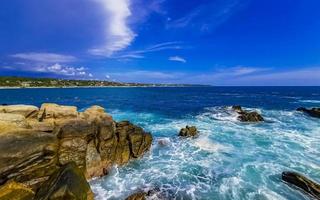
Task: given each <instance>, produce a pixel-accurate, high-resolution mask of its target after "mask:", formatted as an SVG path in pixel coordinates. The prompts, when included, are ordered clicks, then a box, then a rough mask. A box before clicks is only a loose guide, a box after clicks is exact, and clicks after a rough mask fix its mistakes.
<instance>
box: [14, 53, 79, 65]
mask: <svg viewBox="0 0 320 200" xmlns="http://www.w3.org/2000/svg"><path fill="white" fill-rule="evenodd" d="M11 57H13V58H18V59H23V60H28V61H35V62H43V63H56V62H62V63H67V62H74V61H77V58H76V57H74V56H71V55H63V54H56V53H36V52H29V53H18V54H13V55H11Z"/></svg>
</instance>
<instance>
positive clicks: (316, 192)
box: [282, 172, 320, 199]
mask: <svg viewBox="0 0 320 200" xmlns="http://www.w3.org/2000/svg"><path fill="white" fill-rule="evenodd" d="M282 180H283V181H285V182H287V183H290V184H293V185H295V186H297V187H298V188H300V189H302V190H304V191H305V192H307V193H308V194H310V195H311V196H313V197H315V198H316V199H320V185H319V184H317V183H315V182H314V181H312V180H310V179H308V178H307V177H305V176H303V175H301V174H299V173H296V172H283V173H282Z"/></svg>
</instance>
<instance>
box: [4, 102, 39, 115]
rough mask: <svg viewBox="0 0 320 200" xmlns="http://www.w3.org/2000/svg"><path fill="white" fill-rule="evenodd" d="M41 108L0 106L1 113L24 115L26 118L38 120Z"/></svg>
mask: <svg viewBox="0 0 320 200" xmlns="http://www.w3.org/2000/svg"><path fill="white" fill-rule="evenodd" d="M38 111H39V108H38V107H36V106H31V105H7V106H0V113H11V114H19V115H23V116H24V117H25V118H36V117H37V114H38Z"/></svg>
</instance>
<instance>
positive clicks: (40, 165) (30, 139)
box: [0, 130, 58, 187]
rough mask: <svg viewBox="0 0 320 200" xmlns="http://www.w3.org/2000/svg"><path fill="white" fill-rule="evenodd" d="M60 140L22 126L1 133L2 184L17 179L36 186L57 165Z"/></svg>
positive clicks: (0, 180) (0, 174) (0, 175)
mask: <svg viewBox="0 0 320 200" xmlns="http://www.w3.org/2000/svg"><path fill="white" fill-rule="evenodd" d="M57 151H58V140H57V138H56V137H55V136H54V135H52V134H49V133H44V132H35V131H32V130H21V131H13V132H6V133H2V134H0V152H1V154H0V184H3V183H4V182H6V181H7V180H11V179H12V180H15V181H17V182H21V183H25V184H27V185H30V186H32V187H36V186H37V185H38V184H39V183H41V182H43V181H44V179H46V178H48V176H49V175H50V174H51V173H52V172H53V171H54V170H55V169H56V168H57V165H56V164H57Z"/></svg>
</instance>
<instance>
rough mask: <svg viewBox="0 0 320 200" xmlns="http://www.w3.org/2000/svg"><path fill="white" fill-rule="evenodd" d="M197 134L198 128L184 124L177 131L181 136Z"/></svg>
mask: <svg viewBox="0 0 320 200" xmlns="http://www.w3.org/2000/svg"><path fill="white" fill-rule="evenodd" d="M197 135H198V130H197V128H196V127H195V126H186V127H185V128H182V129H181V130H180V132H179V136H181V137H194V136H197Z"/></svg>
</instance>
